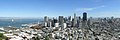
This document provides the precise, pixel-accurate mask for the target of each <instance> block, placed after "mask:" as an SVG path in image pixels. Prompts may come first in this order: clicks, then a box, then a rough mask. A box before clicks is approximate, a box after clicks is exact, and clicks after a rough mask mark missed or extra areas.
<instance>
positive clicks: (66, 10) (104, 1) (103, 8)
mask: <svg viewBox="0 0 120 40" xmlns="http://www.w3.org/2000/svg"><path fill="white" fill-rule="evenodd" d="M119 3H120V0H57V1H56V0H29V1H28V0H0V5H1V6H0V17H44V16H49V17H53V16H54V17H58V16H73V15H74V13H76V14H77V16H82V13H83V12H87V13H88V17H111V16H114V17H120V16H119V15H120V9H119V8H120V5H119Z"/></svg>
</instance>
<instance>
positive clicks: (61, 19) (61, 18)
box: [59, 16, 64, 26]
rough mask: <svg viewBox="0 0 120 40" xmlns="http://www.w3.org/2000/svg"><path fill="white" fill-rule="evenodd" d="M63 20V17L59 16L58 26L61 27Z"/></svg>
mask: <svg viewBox="0 0 120 40" xmlns="http://www.w3.org/2000/svg"><path fill="white" fill-rule="evenodd" d="M63 23H64V18H63V16H59V25H61V26H63Z"/></svg>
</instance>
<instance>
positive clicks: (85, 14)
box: [83, 12, 87, 21]
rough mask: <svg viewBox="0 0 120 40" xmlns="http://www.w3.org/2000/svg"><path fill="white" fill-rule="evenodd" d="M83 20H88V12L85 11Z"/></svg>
mask: <svg viewBox="0 0 120 40" xmlns="http://www.w3.org/2000/svg"><path fill="white" fill-rule="evenodd" d="M83 21H87V13H86V12H84V13H83Z"/></svg>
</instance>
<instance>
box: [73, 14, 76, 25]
mask: <svg viewBox="0 0 120 40" xmlns="http://www.w3.org/2000/svg"><path fill="white" fill-rule="evenodd" d="M76 22H77V20H76V14H75V13H74V21H73V27H75V25H76Z"/></svg>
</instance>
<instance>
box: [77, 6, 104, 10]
mask: <svg viewBox="0 0 120 40" xmlns="http://www.w3.org/2000/svg"><path fill="white" fill-rule="evenodd" d="M102 7H105V6H104V5H102V6H98V7H93V8H77V9H75V11H76V12H79V11H93V10H96V9H99V8H102Z"/></svg>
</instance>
